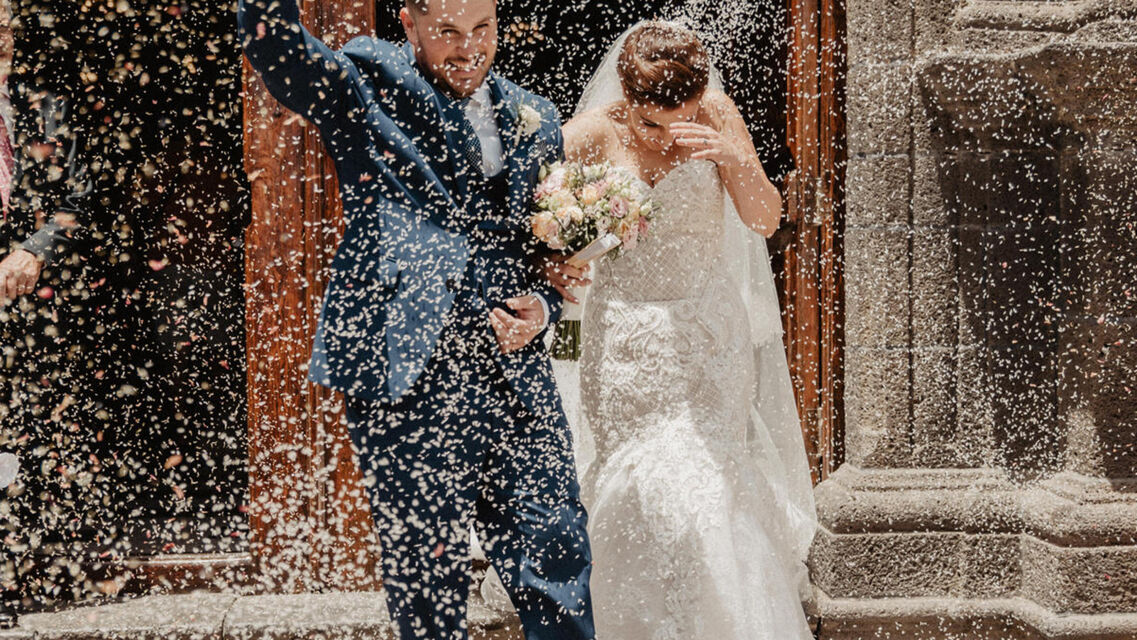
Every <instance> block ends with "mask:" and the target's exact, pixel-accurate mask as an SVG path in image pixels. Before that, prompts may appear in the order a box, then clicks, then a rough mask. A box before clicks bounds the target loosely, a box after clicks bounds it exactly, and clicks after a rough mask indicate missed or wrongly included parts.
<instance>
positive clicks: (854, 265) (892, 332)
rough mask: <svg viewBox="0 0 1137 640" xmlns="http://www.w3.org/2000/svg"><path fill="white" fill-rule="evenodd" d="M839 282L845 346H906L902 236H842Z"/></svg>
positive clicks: (882, 232) (876, 232)
mask: <svg viewBox="0 0 1137 640" xmlns="http://www.w3.org/2000/svg"><path fill="white" fill-rule="evenodd" d="M845 282H846V294H845V300H846V303H845V304H846V309H845V331H846V334H845V336H846V341H847V343H848V344H849V345H851V346H858V347H870V346H871V347H899V346H907V344H908V233H907V231H906V230H904V229H873V230H868V229H850V230H849V231H847V232H846V234H845Z"/></svg>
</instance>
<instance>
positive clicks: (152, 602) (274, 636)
mask: <svg viewBox="0 0 1137 640" xmlns="http://www.w3.org/2000/svg"><path fill="white" fill-rule="evenodd" d="M468 618H469V623H470V637H471V638H472V639H474V640H507V639H508V640H516V639H519V638H521V633H520V631H519V627H518V625H517V622H516V618H515V617H513V616H512V615H509V616H507V615H505V614H504V613H502V612H499V611H494V610H492V609H489V608H487V607H486V606H485V605H484V604H482V603H481V602H480V601H471V603H470V610H469V616H468ZM341 639H343V640H356V639H358V640H388V639H389V640H394V639H395V633H394V630H393V628H392V626H391V621H390V617H389V616H388V615H387V607H386V604H385V602H384V597H383V594H382V593H381V592H366V593H306V594H295V595H236V594H219V593H188V594H178V595H161V596H144V597H139V598H134V599H130V600H126V601H122V602H114V603H104V604H94V605H85V606H76V607H71V608H68V609H65V610H61V611H56V612H50V613H35V614H28V615H24V616H21V617H20V624H19V626H18V627H17V628H15V629H11V630H6V631H0V640H341Z"/></svg>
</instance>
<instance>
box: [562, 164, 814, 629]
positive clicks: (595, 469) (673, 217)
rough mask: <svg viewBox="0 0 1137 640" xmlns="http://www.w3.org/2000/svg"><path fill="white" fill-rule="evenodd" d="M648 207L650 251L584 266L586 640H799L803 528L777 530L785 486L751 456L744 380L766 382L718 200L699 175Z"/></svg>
mask: <svg viewBox="0 0 1137 640" xmlns="http://www.w3.org/2000/svg"><path fill="white" fill-rule="evenodd" d="M645 187H646V185H645ZM649 194H650V196H651V197H652V198H653V199H654V200H656V201H657V202H659V203H660V204H661V206H662V211H661V213H660V215H659V218H658V220H657V222H656V224H655V226H654V228H653V229H652V230H651V233H650V236H649V237H648V238H647V239H646V240H645V241H642V242H641V243H640V245H639V246H638V247H636V249H635V250H634V251H628V252H626V253H625V254H624V255H622V256H620V257H619V258H618V259H615V260H602V261H598V263H597V264H596V265H594V269H595V271H596V273H595V278H594V284H593V286H592V287H591V290H590V292H589V294H588V301H587V304H586V307H585V316H584V323H583V326H584V329H583V335H584V337H585V339H584V344H583V353H582V357H581V362H580V367H581V369H580V400H581V404H582V410H583V413H584V417H585V419H586V422H587V424H588V427H589V429H590V430H591V433H592V437H593V438H594V440H595V459H594V460H593V461H592V462H591V464H589V465H588V470H587V472H586V473H585V474H584V476H583V478H582V486H583V497H584V501H585V504H586V506H587V507H588V510H589V514H590V536H591V541H592V551H593V558H594V569H593V575H592V599H593V605H594V608H595V615H596V624H597V637H598V638H600V639H601V640H671V639H675V640H679V639H682V640H694V639H713V640H733V639H739V640H741V639H760V638H770V639H774V638H777V639H778V640H793V639H799V638H800V639H801V640H808V639H810V638H812V634H811V633H810V631H809V629H808V626H807V623H806V620H805V616H804V614H803V611H802V606H801V598H800V595H801V594H802V593H803V591H802V589H803V586H804V583H805V572H804V565H803V559H804V550H805V549H806V548H807V547H808V544H809V540H808V539H804V540H803V539H802V538H803V537H808V536H809V535H811V533H812V529H810V528H809V527H808V526H804V527H803V526H798V525H799V524H800V523H795V522H793V517H792V516H787V515H786V514H787V508H786V504H785V502H786V501H787V499H786V494H787V491H786V489H785V486H783V485H788V484H792V483H790V482H788V481H787V479H785V478H779V477H778V473H779V472H778V471H777V470H772V469H769V468H759V467H760V466H763V465H759V464H758V463H757V460H758V459H762V456H757V457H756V456H755V455H753V453H752V452H753V442H752V441H753V439H754V434H753V433H749V434H748V428H749V429H753V428H754V427H753V424H752V423H751V422H750V421H749V418H750V416H751V415H752V414H751V410H750V408H751V406H752V404H751V401H752V399H753V394H754V389H755V388H756V385H755V376H756V375H767V374H762V372H760V371H756V370H755V369H756V365H755V358H754V357H752V354H753V353H754V352H753V350H752V349H753V347H752V342H751V339H750V335H749V330H750V329H749V325H748V323H747V322H746V321H745V319H744V318H745V316H744V313H745V311H744V308H743V303H742V300H741V296H740V294H739V290H738V287H737V286H735V285H734V284H733V283H732V282H731V279H730V275H729V273H728V271H729V270H728V269H727V268H726V266H725V264H726V262H725V260H724V257H723V244H724V243H723V211H724V207H723V198H725V197H728V196H727V195H726V193H725V190H724V188H723V185H722V183H721V181H720V180H719V177H718V172H717V170H716V167H715V165H714V164H713V163H711V162H709V161H705V160H695V161H689V162H686V163H684V164H682V165H680V166H678V167H677V168H676V169H674V170H673V171H672V172H671V173H670V174H668V175H667V176H666V177H665V178H663V180H661V181H660V182H659V183H658V184H657V185H656V186H655V187H654V188H651V189H650V191H649ZM776 342H780V341H776ZM776 349H778V350H779V351H780V349H781V346H780V344H778V345H777V346H776ZM779 357H781V358H782V361H781V368H782V369H784V368H785V364H784V355H780V354H779ZM786 384H787V385H788V379H787V383H786ZM795 415H796V414H795ZM748 424H750V425H751V426H750V427H748ZM758 428H759V429H761V425H759V426H758ZM759 439H760V438H759ZM797 455H800V456H801V458H802V459H803V460H804V451H801V452H800V453H799V454H797ZM765 466H769V465H765ZM775 466H776V465H775ZM795 468H797V469H800V468H804V467H803V466H801V467H795ZM796 480H797V481H798V484H801V482H803V481H804V482H806V483H807V486H808V480H807V479H800V478H799V479H796ZM791 511H792V510H791Z"/></svg>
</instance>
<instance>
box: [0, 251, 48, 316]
mask: <svg viewBox="0 0 1137 640" xmlns="http://www.w3.org/2000/svg"><path fill="white" fill-rule="evenodd" d="M42 268H43V263H41V262H40V260H39V258H37V257H36V255H35V254H34V253H32V252H31V251H27V250H24V249H16V250H15V251H13V252H12V253H10V254H8V256H7V257H5V258H4V259H3V260H0V304H5V305H6V304H8V303H9V302H11V301H13V300H15V299H16V298H18V297H20V296H22V295H27V294H29V293H31V292H32V291H34V290H35V287H36V282H37V281H38V280H39V274H40V270H41V269H42Z"/></svg>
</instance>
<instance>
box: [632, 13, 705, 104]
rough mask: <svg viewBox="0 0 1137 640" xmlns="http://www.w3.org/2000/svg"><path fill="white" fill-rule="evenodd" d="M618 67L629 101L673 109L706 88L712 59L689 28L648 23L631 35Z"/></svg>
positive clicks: (663, 23)
mask: <svg viewBox="0 0 1137 640" xmlns="http://www.w3.org/2000/svg"><path fill="white" fill-rule="evenodd" d="M616 70H617V72H618V73H619V74H620V84H622V85H623V87H624V94H625V95H626V96H627V98H628V100H630V101H631V102H635V103H639V104H651V105H656V106H660V107H663V108H666V109H673V108H675V107H678V106H679V105H681V104H683V103H684V102H687V101H688V100H690V99H691V98H694V97H695V96H698V95H700V94H701V93H703V90H705V89H706V88H707V80H708V78H709V76H710V62H709V60H708V59H707V51H706V49H704V48H703V44H702V43H701V42H699V38H698V36H696V35H695V33H694V32H693V31H691V30H690V29H686V28H684V27H680V26H678V25H674V24H669V23H666V22H648V23H646V24H644V25H643V26H642V27H640V28H638V29H636V30H635V31H633V32H632V33H630V34H628V39H627V40H626V41H625V42H624V48H623V50H622V51H620V59H619V61H618V62H617V64H616Z"/></svg>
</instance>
